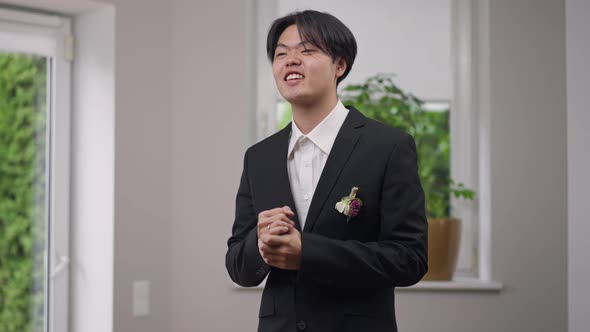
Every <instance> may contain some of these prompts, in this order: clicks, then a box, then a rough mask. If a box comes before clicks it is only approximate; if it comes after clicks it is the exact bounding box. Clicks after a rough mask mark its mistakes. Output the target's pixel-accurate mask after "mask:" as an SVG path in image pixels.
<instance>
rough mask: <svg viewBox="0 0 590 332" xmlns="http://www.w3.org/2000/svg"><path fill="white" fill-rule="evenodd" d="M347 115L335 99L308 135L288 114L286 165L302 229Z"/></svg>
mask: <svg viewBox="0 0 590 332" xmlns="http://www.w3.org/2000/svg"><path fill="white" fill-rule="evenodd" d="M347 115H348V109H347V108H346V107H344V105H342V102H340V100H338V103H337V104H336V106H335V107H334V109H333V110H332V111H331V112H330V113H329V114H328V115H327V116H326V117H325V118H324V119H323V120H322V122H320V123H319V124H318V125H317V126H315V128H313V129H312V131H310V132H309V133H308V134H307V135H303V133H302V132H301V130H299V128H298V127H297V125H296V124H295V121H293V119H292V118H291V137H290V140H289V150H288V152H287V169H288V173H289V182H290V184H291V192H292V194H293V200H294V201H295V209H296V211H295V213H297V217H298V218H299V221H300V223H301V229H303V226H304V225H305V219H306V218H307V212H308V211H309V205H310V204H311V200H312V198H313V194H314V192H315V188H316V186H317V184H318V181H319V179H320V175H321V174H322V170H323V169H324V165H325V164H326V160H327V159H328V155H329V154H330V150H332V145H334V140H335V139H336V135H337V134H338V131H340V127H342V124H343V123H344V119H346V116H347Z"/></svg>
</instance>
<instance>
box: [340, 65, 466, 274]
mask: <svg viewBox="0 0 590 332" xmlns="http://www.w3.org/2000/svg"><path fill="white" fill-rule="evenodd" d="M343 92H344V93H343V94H342V96H341V99H342V102H343V103H344V104H346V105H352V106H354V107H356V108H357V109H358V110H359V111H361V112H362V113H363V114H364V115H365V116H367V117H369V118H372V119H375V120H377V121H380V122H382V123H385V124H388V125H391V126H393V127H397V128H399V129H401V130H403V131H405V132H406V133H408V134H410V135H412V136H413V137H414V140H415V141H416V148H417V154H418V161H419V176H420V181H421V183H422V187H423V188H424V192H425V196H426V215H427V217H428V265H429V271H428V273H427V274H426V276H425V277H424V278H423V280H451V279H452V277H453V272H454V271H455V268H456V264H457V257H458V251H459V241H460V225H461V223H460V220H458V219H457V218H453V217H451V208H450V198H451V196H454V197H456V198H463V199H468V200H472V199H473V198H474V196H475V192H474V191H473V190H470V189H468V188H465V186H464V185H463V184H462V183H455V182H454V181H453V180H452V179H451V178H450V175H449V174H450V169H449V164H450V163H449V160H450V135H449V112H448V110H446V111H442V112H430V111H427V110H426V109H425V107H424V105H425V103H424V101H422V100H420V99H418V98H416V97H415V96H413V95H411V94H409V93H406V92H404V91H402V90H401V89H400V88H399V87H398V86H397V85H396V84H395V83H394V82H393V75H391V74H380V75H376V76H373V77H370V78H369V79H367V80H366V82H365V83H364V84H360V85H348V86H346V87H344V88H343Z"/></svg>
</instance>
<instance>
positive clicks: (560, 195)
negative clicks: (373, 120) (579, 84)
mask: <svg viewBox="0 0 590 332" xmlns="http://www.w3.org/2000/svg"><path fill="white" fill-rule="evenodd" d="M490 6H491V7H490V10H489V13H490V18H489V33H490V36H489V37H490V45H489V47H490V50H491V53H490V55H489V64H488V65H489V71H490V81H489V88H490V91H489V94H490V96H489V97H490V105H489V108H490V109H491V111H492V112H491V118H490V121H491V132H490V144H491V154H492V162H491V174H492V179H491V180H492V181H491V183H492V197H491V198H492V211H493V215H492V222H493V225H492V236H493V239H492V263H493V266H492V274H493V278H494V279H495V280H497V281H501V282H502V283H503V284H504V285H505V288H504V290H503V291H501V292H500V293H487V294H486V293H481V294H480V293H447V292H423V293H415V292H412V293H408V292H398V302H397V311H398V314H399V324H400V327H401V328H402V330H403V331H434V330H436V331H499V330H506V331H515V330H518V331H564V330H565V329H566V320H567V315H566V306H567V292H566V289H567V288H566V282H567V265H566V260H567V257H566V254H567V242H566V241H567V239H566V227H567V210H566V208H567V205H566V196H567V191H566V153H565V151H566V127H565V120H566V117H565V51H564V40H563V36H564V24H565V17H564V3H563V1H534V0H529V1H524V0H521V1H517V2H514V1H509V0H494V1H491V4H490ZM245 10H246V8H245V5H244V3H243V2H241V1H233V2H232V1H222V2H213V1H210V2H199V3H198V4H196V3H194V2H182V1H177V2H176V4H175V7H174V15H173V16H174V18H173V22H174V23H173V28H172V36H173V45H174V52H175V53H174V54H175V55H174V61H173V66H174V68H175V70H174V77H173V85H172V86H173V92H172V100H173V102H172V105H173V107H172V109H173V111H174V116H173V120H172V137H173V138H172V151H173V153H172V171H173V172H172V174H173V175H172V177H173V178H172V180H173V181H172V193H171V197H172V206H171V207H172V217H173V218H172V220H173V221H172V222H173V225H172V227H171V234H170V235H171V237H170V239H171V245H172V246H171V275H170V278H171V286H172V288H171V296H172V297H171V298H172V299H173V301H172V302H171V306H172V307H171V316H170V318H171V330H172V331H178V332H184V331H194V330H195V329H198V330H207V331H209V330H211V331H234V330H238V329H239V330H248V331H253V330H255V326H256V321H257V318H256V313H257V309H258V303H259V298H260V292H259V291H238V290H235V289H232V287H231V286H230V284H229V282H228V277H227V275H226V272H225V269H224V266H223V255H224V252H225V240H226V239H227V237H228V236H229V234H230V228H231V223H232V215H233V208H234V206H233V204H234V197H235V191H236V189H237V185H238V179H239V173H240V171H241V158H242V153H243V150H244V149H245V147H246V146H247V145H248V142H247V141H244V139H245V138H246V137H248V132H247V130H248V128H247V127H246V126H245V125H244V124H245V123H247V121H248V117H249V116H250V114H251V113H250V110H248V109H247V108H246V107H244V106H243V105H246V104H248V102H249V100H248V91H249V90H248V89H249V88H250V82H252V81H253V78H252V77H249V76H248V75H247V72H246V69H245V68H243V66H244V61H245V59H244V51H245V50H246V48H247V45H245V43H246V42H247V41H248V38H247V37H246V36H245V33H244V29H245V23H246V22H245V19H246V18H245V17H244V11H245ZM196 17H198V19H197V18H196ZM220 26H225V28H224V29H222V30H219V31H216V30H217V29H218V28H219V27H220ZM484 65H485V64H484ZM213 140H214V144H213V145H212V143H211V142H213Z"/></svg>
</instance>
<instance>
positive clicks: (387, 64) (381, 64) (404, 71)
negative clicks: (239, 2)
mask: <svg viewBox="0 0 590 332" xmlns="http://www.w3.org/2000/svg"><path fill="white" fill-rule="evenodd" d="M267 1H273V0H267ZM261 2H262V3H264V1H261ZM277 9H278V13H279V16H283V15H286V14H288V13H290V12H292V11H295V10H305V9H313V10H318V11H325V12H328V13H330V14H332V15H334V16H336V17H337V18H338V19H340V20H341V21H342V22H344V24H346V25H347V26H348V28H349V29H350V30H351V31H352V32H353V33H354V35H355V38H356V40H357V44H358V56H357V59H356V60H355V63H354V66H353V69H352V71H351V72H350V74H349V76H348V77H347V78H346V80H345V81H344V83H343V84H344V85H346V84H353V83H355V84H359V83H363V82H364V81H365V79H366V78H368V77H370V76H373V75H375V74H378V73H394V74H396V79H395V82H396V83H397V84H399V85H400V86H401V87H403V88H404V90H405V91H408V92H411V93H413V94H414V95H416V96H418V97H420V98H423V99H432V100H451V97H452V91H451V87H452V81H451V1H450V0H414V1H404V0H366V1H363V2H362V4H361V3H359V2H357V1H338V0H322V1H313V0H281V1H278V8H277Z"/></svg>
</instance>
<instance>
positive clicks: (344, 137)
mask: <svg viewBox="0 0 590 332" xmlns="http://www.w3.org/2000/svg"><path fill="white" fill-rule="evenodd" d="M347 108H348V109H349V112H348V115H347V116H346V119H345V120H344V123H342V127H341V128H340V130H339V131H338V134H337V135H336V139H335V141H334V145H333V146H332V150H331V151H330V154H329V155H328V159H327V160H326V165H325V166H324V169H323V170H322V174H321V175H320V179H319V181H318V184H317V187H316V189H315V192H314V194H313V198H312V200H311V205H310V207H309V211H308V213H307V218H306V219H305V226H304V229H303V230H301V222H300V220H299V217H298V215H297V214H295V216H294V217H293V218H292V219H293V221H294V222H295V226H296V227H297V230H299V231H300V232H311V230H312V229H313V226H314V224H315V222H316V219H317V217H318V215H319V213H320V211H321V210H322V208H323V206H324V204H325V202H326V199H327V198H328V196H329V194H330V192H331V191H332V187H333V186H334V184H335V183H336V180H337V179H338V177H339V176H340V172H341V171H342V168H344V165H345V164H346V161H347V160H348V157H349V156H350V154H351V153H352V151H353V150H354V147H355V145H356V143H357V141H358V138H359V137H360V133H361V131H360V130H359V128H361V127H363V126H364V125H365V122H366V120H367V118H366V117H365V116H364V115H362V114H361V113H360V112H359V111H358V110H357V109H355V108H354V107H352V106H347ZM290 134H291V123H289V124H288V125H287V126H285V128H283V129H282V130H281V131H280V132H279V133H278V137H277V140H276V141H275V142H276V144H277V146H276V148H273V149H272V150H271V151H272V158H273V162H274V163H276V164H277V165H280V172H279V176H278V178H277V179H276V181H277V183H276V190H277V191H276V195H278V197H277V198H278V200H279V201H280V202H285V204H286V205H288V206H290V207H291V208H293V209H294V210H295V201H294V199H293V191H292V190H291V183H290V182H289V173H288V172H289V171H288V166H287V152H288V149H289V139H290Z"/></svg>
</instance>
